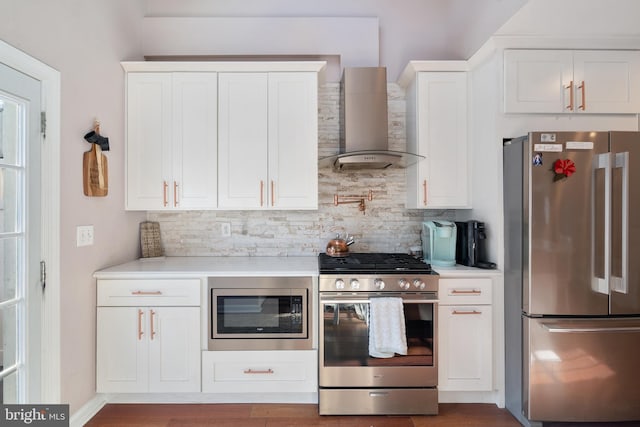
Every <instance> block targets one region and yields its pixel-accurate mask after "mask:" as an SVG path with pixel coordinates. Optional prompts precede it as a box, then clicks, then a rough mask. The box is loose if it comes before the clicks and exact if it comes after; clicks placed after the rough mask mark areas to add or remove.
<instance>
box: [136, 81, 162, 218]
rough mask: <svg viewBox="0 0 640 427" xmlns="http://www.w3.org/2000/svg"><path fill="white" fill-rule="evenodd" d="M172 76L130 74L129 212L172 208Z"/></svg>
mask: <svg viewBox="0 0 640 427" xmlns="http://www.w3.org/2000/svg"><path fill="white" fill-rule="evenodd" d="M171 111H172V100H171V74H170V73H129V74H127V144H126V145H127V149H126V164H127V165H126V183H127V184H126V191H127V195H126V208H127V209H130V210H148V209H149V210H156V209H164V208H165V207H166V206H168V204H169V203H168V200H167V197H168V193H167V191H166V188H165V187H164V184H165V183H167V184H168V183H169V182H170V179H171V176H170V170H171V158H170V156H171Z"/></svg>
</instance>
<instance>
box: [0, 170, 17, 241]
mask: <svg viewBox="0 0 640 427" xmlns="http://www.w3.org/2000/svg"><path fill="white" fill-rule="evenodd" d="M18 194H20V191H19V184H18V171H17V170H15V169H7V168H3V167H1V166H0V236H2V234H3V233H15V232H17V231H18V223H19V222H18V211H17V207H18V200H17V197H18Z"/></svg>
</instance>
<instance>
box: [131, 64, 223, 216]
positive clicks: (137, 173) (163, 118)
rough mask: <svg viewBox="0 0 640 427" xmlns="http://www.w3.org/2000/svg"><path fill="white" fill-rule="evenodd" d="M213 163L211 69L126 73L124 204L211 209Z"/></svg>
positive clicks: (214, 186)
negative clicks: (180, 71) (208, 70)
mask: <svg viewBox="0 0 640 427" xmlns="http://www.w3.org/2000/svg"><path fill="white" fill-rule="evenodd" d="M216 166H217V75H216V73H155V72H148V73H147V72H140V73H138V72H136V73H128V74H127V149H126V172H127V175H126V190H127V195H126V208H127V209H130V210H165V209H174V210H180V209H213V208H215V207H216V203H217V195H216V191H217V183H216V179H217V172H216Z"/></svg>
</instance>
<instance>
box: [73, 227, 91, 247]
mask: <svg viewBox="0 0 640 427" xmlns="http://www.w3.org/2000/svg"><path fill="white" fill-rule="evenodd" d="M90 245H93V225H79V226H78V227H76V246H78V247H80V246H90Z"/></svg>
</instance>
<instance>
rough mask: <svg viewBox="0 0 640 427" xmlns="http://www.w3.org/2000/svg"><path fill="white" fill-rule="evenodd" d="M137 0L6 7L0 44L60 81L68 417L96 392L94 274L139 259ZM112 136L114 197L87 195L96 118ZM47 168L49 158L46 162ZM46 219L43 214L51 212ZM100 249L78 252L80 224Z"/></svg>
mask: <svg viewBox="0 0 640 427" xmlns="http://www.w3.org/2000/svg"><path fill="white" fill-rule="evenodd" d="M143 12H144V7H143V4H142V1H141V0H140V1H138V0H57V1H55V2H52V1H47V0H25V1H13V0H0V39H1V40H3V41H5V42H7V43H8V44H10V45H13V46H14V47H16V48H18V49H20V50H22V51H24V52H26V53H27V54H29V55H31V56H33V57H35V58H37V59H39V60H40V61H42V62H44V63H45V64H47V65H49V66H51V67H53V68H55V69H57V70H58V71H60V74H61V86H62V94H61V104H62V105H61V117H62V123H61V144H62V147H61V150H60V151H61V162H62V164H61V179H60V186H61V201H60V205H61V224H60V228H61V230H60V236H61V244H60V257H61V266H60V270H61V289H60V292H61V310H60V311H61V313H62V318H61V323H62V324H61V329H62V335H61V337H60V341H61V347H62V354H61V378H62V384H60V387H61V399H62V402H63V403H69V404H70V405H71V413H73V412H74V411H75V410H77V409H78V408H79V407H81V406H82V405H83V404H85V403H86V402H87V401H88V400H89V399H91V398H92V397H93V396H94V395H95V300H96V298H95V280H94V279H93V278H92V274H93V272H94V271H95V270H98V269H100V268H103V267H105V266H108V265H112V264H116V263H119V262H123V261H127V260H130V259H133V258H135V257H136V256H137V255H138V242H139V240H138V223H139V221H141V220H143V219H144V215H143V214H139V213H125V212H124V210H123V206H124V182H123V180H124V172H123V170H124V168H123V166H124V150H123V142H124V110H123V108H124V100H123V94H124V86H123V82H124V79H123V76H124V74H123V71H122V68H121V67H120V65H119V62H120V61H121V60H122V59H123V58H126V57H130V56H138V55H139V53H138V46H139V43H138V40H139V37H138V34H137V28H138V26H139V22H140V20H141V18H142V16H143ZM95 118H98V119H99V120H100V122H101V130H102V133H103V134H104V135H105V136H107V137H109V142H110V145H111V151H109V152H106V153H105V154H106V156H107V158H108V162H109V194H108V196H107V197H104V198H89V197H85V196H84V195H83V190H82V153H83V152H84V151H87V150H88V149H89V148H90V147H89V144H88V143H87V142H86V141H84V139H83V136H84V134H85V133H86V132H87V131H89V130H91V128H92V126H93V121H94V119H95ZM44 161H47V159H44ZM44 214H45V215H46V213H44ZM87 224H93V225H94V227H95V245H94V246H89V247H84V248H77V247H76V245H75V237H76V230H75V227H76V226H77V225H87Z"/></svg>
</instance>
